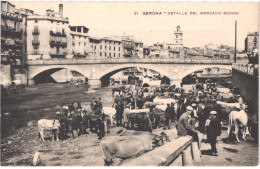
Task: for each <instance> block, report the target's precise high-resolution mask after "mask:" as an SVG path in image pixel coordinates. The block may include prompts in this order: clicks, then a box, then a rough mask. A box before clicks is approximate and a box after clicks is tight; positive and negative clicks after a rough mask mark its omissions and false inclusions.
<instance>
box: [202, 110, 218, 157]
mask: <svg viewBox="0 0 260 169" xmlns="http://www.w3.org/2000/svg"><path fill="white" fill-rule="evenodd" d="M205 127H206V133H207V140H208V142H209V143H210V146H211V153H212V155H213V156H217V148H216V143H217V137H218V136H219V135H220V134H221V123H220V120H219V118H218V117H217V112H216V111H211V112H210V115H209V119H207V121H206V124H205Z"/></svg>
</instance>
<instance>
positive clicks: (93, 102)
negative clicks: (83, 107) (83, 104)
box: [91, 98, 96, 111]
mask: <svg viewBox="0 0 260 169" xmlns="http://www.w3.org/2000/svg"><path fill="white" fill-rule="evenodd" d="M95 104H96V102H95V98H92V101H91V111H93V110H94V105H95Z"/></svg>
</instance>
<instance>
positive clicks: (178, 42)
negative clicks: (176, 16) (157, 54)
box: [174, 25, 183, 48]
mask: <svg viewBox="0 0 260 169" xmlns="http://www.w3.org/2000/svg"><path fill="white" fill-rule="evenodd" d="M182 35H183V33H182V31H181V27H180V26H179V25H178V26H177V29H176V31H175V32H174V47H177V48H182V47H183V43H182Z"/></svg>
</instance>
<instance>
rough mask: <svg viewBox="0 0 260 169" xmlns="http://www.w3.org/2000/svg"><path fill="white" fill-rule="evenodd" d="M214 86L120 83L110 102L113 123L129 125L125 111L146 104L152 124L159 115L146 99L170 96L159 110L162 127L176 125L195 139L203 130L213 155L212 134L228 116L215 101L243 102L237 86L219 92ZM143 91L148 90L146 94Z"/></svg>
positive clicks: (214, 136)
mask: <svg viewBox="0 0 260 169" xmlns="http://www.w3.org/2000/svg"><path fill="white" fill-rule="evenodd" d="M217 87H220V86H218V84H217V83H207V82H206V83H198V82H197V84H195V85H193V86H192V88H191V89H190V90H188V91H185V90H184V89H182V88H175V86H170V87H169V86H160V87H154V88H151V87H137V86H134V87H132V85H130V86H127V87H126V86H123V87H120V90H117V92H118V95H116V96H115V101H114V104H113V105H114V106H115V108H116V121H117V123H116V124H117V125H118V126H124V127H126V128H127V127H129V126H128V122H129V119H128V118H127V115H128V114H129V113H130V111H131V109H144V108H149V110H150V111H149V113H148V115H147V116H149V118H148V123H150V124H151V125H152V126H153V127H154V128H156V127H158V123H159V122H161V119H158V117H159V118H160V116H159V115H158V114H156V105H155V104H146V103H147V102H152V101H153V99H154V98H172V99H174V100H175V102H171V103H167V104H166V105H167V108H166V109H165V111H164V113H163V114H164V117H163V118H164V119H163V120H162V121H163V122H164V124H162V125H163V126H164V129H171V128H172V127H176V128H177V131H178V135H179V136H185V135H191V136H192V137H193V140H195V141H199V139H198V132H201V133H206V134H207V136H208V137H207V140H208V142H209V143H210V144H211V146H212V154H213V155H217V150H216V138H217V136H219V135H220V134H221V124H222V120H228V114H227V113H225V112H222V110H221V107H220V105H219V104H217V101H225V102H227V103H235V102H239V103H240V104H242V103H243V99H242V97H241V95H240V91H239V89H238V88H232V89H231V91H232V94H230V95H228V96H223V95H221V94H220V93H219V91H217ZM132 88H134V90H133V89H132ZM147 93H149V94H148V95H146V94H147ZM113 94H114V93H113ZM241 109H242V107H241ZM154 117H155V118H154ZM211 121H212V122H211ZM156 123H157V124H156Z"/></svg>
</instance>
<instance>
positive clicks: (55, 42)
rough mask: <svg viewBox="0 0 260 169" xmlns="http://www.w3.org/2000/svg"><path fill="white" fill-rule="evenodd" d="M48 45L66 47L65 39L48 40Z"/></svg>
mask: <svg viewBox="0 0 260 169" xmlns="http://www.w3.org/2000/svg"><path fill="white" fill-rule="evenodd" d="M50 46H51V47H54V46H61V47H66V46H67V41H62V40H50Z"/></svg>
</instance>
